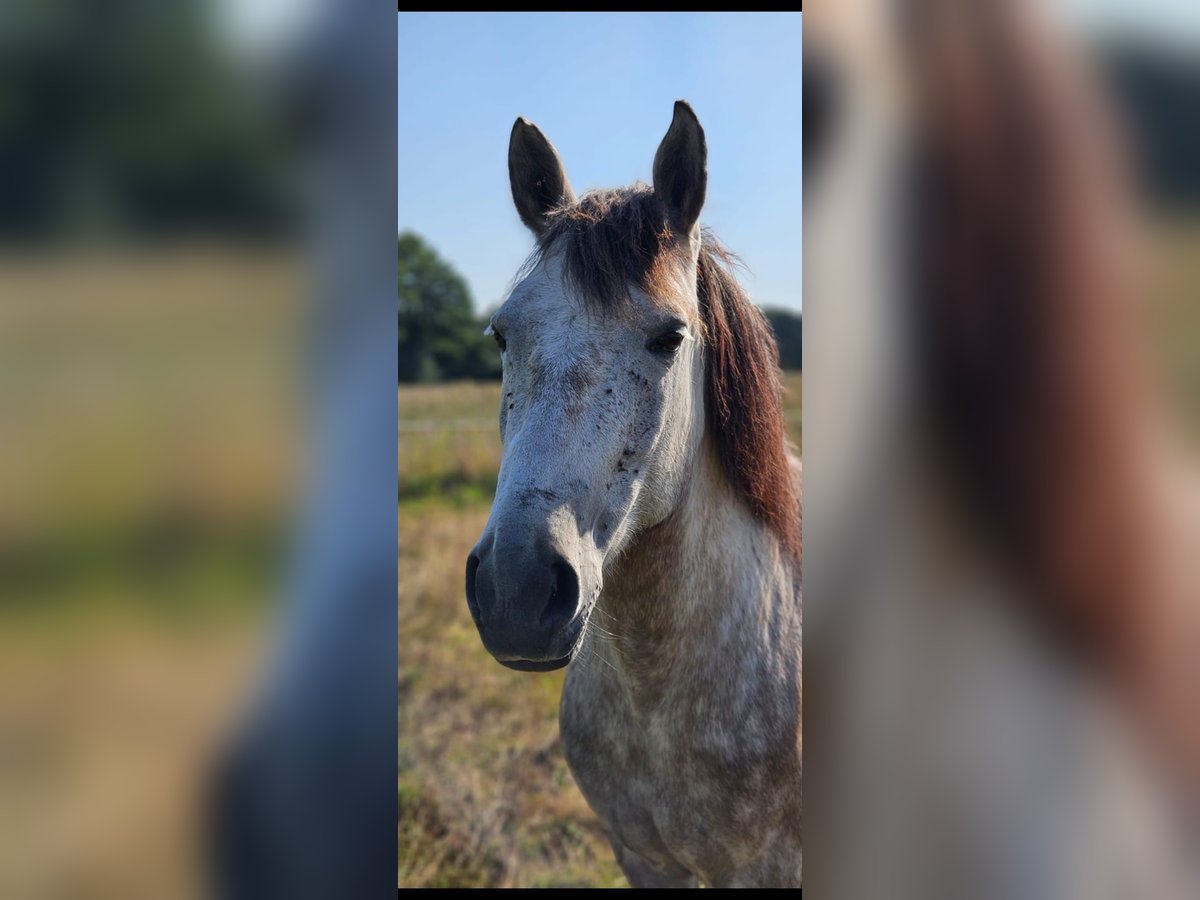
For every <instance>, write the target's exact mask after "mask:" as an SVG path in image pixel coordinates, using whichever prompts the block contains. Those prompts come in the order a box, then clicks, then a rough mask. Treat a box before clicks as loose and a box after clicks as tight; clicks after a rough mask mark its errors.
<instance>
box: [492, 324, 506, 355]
mask: <svg viewBox="0 0 1200 900" xmlns="http://www.w3.org/2000/svg"><path fill="white" fill-rule="evenodd" d="M492 337H494V338H495V339H496V346H497V347H499V348H500V352H501V353H503V352H504V351H505V350H507V349H508V342H507V341H505V340H504V335H502V334H501V333H500V332H498V331H497V330H496V329H495V328H493V329H492Z"/></svg>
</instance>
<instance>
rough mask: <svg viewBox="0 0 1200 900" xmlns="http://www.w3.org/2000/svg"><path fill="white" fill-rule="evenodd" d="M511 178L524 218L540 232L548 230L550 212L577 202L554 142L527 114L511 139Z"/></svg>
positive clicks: (509, 141) (509, 177)
mask: <svg viewBox="0 0 1200 900" xmlns="http://www.w3.org/2000/svg"><path fill="white" fill-rule="evenodd" d="M508 180H509V184H510V185H511V186H512V195H513V202H514V203H515V204H516V205H517V212H518V213H520V215H521V221H522V222H524V223H525V224H526V225H527V226H528V227H529V229H530V230H531V231H532V232H533V233H534V234H536V235H541V233H542V232H543V231H545V230H546V224H547V218H546V214H547V213H549V212H550V211H551V210H553V209H557V208H558V207H560V206H566V205H569V204H571V203H574V202H575V192H574V191H573V190H571V183H570V182H569V181H567V173H566V171H564V169H563V164H562V160H561V159H559V158H558V152H557V151H556V150H555V149H554V145H553V144H551V143H550V142H549V141H548V140H546V136H545V135H544V134H542V132H541V131H540V130H539V129H538V127H537V126H536V125H534V124H533V123H532V122H530V121H529V120H528V119H525V118H518V119H517V121H516V122H514V123H513V128H512V135H511V136H510V137H509V139H508Z"/></svg>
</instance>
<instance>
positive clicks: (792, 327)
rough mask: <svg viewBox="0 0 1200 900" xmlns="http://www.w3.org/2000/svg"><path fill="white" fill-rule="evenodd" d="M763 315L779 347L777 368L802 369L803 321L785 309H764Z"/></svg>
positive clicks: (800, 317)
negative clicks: (769, 324)
mask: <svg viewBox="0 0 1200 900" xmlns="http://www.w3.org/2000/svg"><path fill="white" fill-rule="evenodd" d="M763 315H765V316H766V317H767V321H768V322H770V323H771V330H772V331H774V332H775V343H777V344H778V345H779V367H780V368H781V369H796V370H799V369H802V368H803V362H804V319H803V317H802V316H800V315H798V314H796V313H794V312H791V311H790V310H786V309H764V310H763Z"/></svg>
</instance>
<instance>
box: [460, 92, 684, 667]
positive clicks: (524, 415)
mask: <svg viewBox="0 0 1200 900" xmlns="http://www.w3.org/2000/svg"><path fill="white" fill-rule="evenodd" d="M672 141H674V145H672V143H671V142H672ZM663 146H664V147H666V148H667V152H666V154H665V162H664V151H663V149H662V148H660V151H659V157H658V158H657V159H656V163H655V192H656V194H658V195H659V196H660V197H663V196H666V195H667V194H666V192H668V191H669V190H670V189H671V188H672V186H673V185H672V184H671V183H669V181H668V179H670V178H671V177H672V176H674V175H677V174H678V173H677V172H676V171H674V169H675V168H677V167H679V166H683V167H686V168H688V169H689V174H690V181H689V183H687V184H684V185H682V187H678V188H677V189H676V192H675V193H673V194H670V196H671V197H673V198H674V201H672V202H666V203H665V205H666V207H667V210H668V213H669V215H670V219H671V221H672V223H673V224H672V228H673V230H674V232H675V237H676V246H675V249H676V250H677V251H678V252H677V253H676V254H674V255H673V256H672V258H671V259H670V260H669V261H667V262H665V263H664V267H663V270H662V271H661V272H659V273H658V277H657V278H656V285H658V289H656V291H655V296H654V297H653V298H652V297H651V296H650V295H649V294H648V293H647V292H646V291H644V290H641V289H640V288H637V287H634V286H630V288H629V297H628V300H627V301H626V299H625V298H621V301H620V302H619V303H613V304H611V305H610V304H596V303H595V302H592V301H589V299H588V298H586V297H585V296H584V295H583V294H582V292H581V291H580V290H576V289H575V288H573V287H572V280H571V279H569V278H564V265H565V263H564V259H563V256H562V254H561V253H559V252H557V251H556V250H555V249H554V248H553V246H551V247H550V248H548V250H547V252H546V254H545V256H544V257H543V258H542V260H541V261H540V262H539V263H538V264H537V265H536V266H535V267H534V269H533V270H532V271H531V272H530V273H529V274H528V276H527V277H525V278H524V279H523V280H521V281H520V283H519V284H517V286H516V287H515V288H514V290H513V291H512V293H511V295H510V296H509V298H508V299H507V301H506V302H505V303H504V305H503V306H502V307H501V308H500V310H499V311H498V312H497V313H496V315H495V316H494V317H493V319H492V323H491V326H490V328H489V330H490V331H491V333H492V334H493V335H494V336H495V338H496V341H497V343H498V344H499V346H500V348H501V352H502V357H503V361H504V382H503V392H502V396H501V406H500V435H501V438H502V439H503V442H504V458H503V460H502V463H501V466H500V478H499V483H498V486H497V492H496V499H495V502H494V504H493V506H492V512H491V517H490V518H489V520H488V524H487V526H486V528H485V529H484V532H483V535H482V537H481V538H480V540H479V542H478V544H476V546H475V547H474V549H473V550H472V552H471V554H470V556H469V558H468V560H467V601H468V605H469V607H470V609H471V614H472V616H473V618H474V619H475V623H476V625H477V626H478V627H479V632H480V636H481V637H482V638H483V643H484V645H485V646H486V647H487V648H488V650H489V651H490V652H491V653H492V654H493V655H494V656H495V657H496V658H497V659H498V660H499V661H500V662H502V663H504V664H505V665H507V666H509V667H511V668H514V669H522V670H529V671H545V670H549V669H556V668H559V667H561V666H564V665H566V664H567V663H568V662H569V661H570V660H571V658H572V656H573V655H574V653H575V651H576V649H577V647H578V646H579V643H580V640H581V638H582V636H583V632H584V628H585V627H586V625H587V620H588V617H589V615H590V614H591V611H592V609H593V608H594V606H595V603H596V600H597V599H598V598H599V596H600V591H601V586H602V580H603V577H604V569H605V565H606V564H607V563H608V562H609V561H610V560H612V559H614V558H615V556H616V555H617V554H619V553H620V551H621V548H622V547H623V546H625V545H627V543H628V541H629V540H630V538H631V536H632V535H634V534H636V533H637V532H638V531H639V530H642V529H645V528H648V527H651V526H653V525H655V524H657V523H659V522H661V521H662V520H663V519H664V518H666V517H667V516H668V515H669V514H670V512H671V510H672V509H673V508H674V507H675V505H676V503H677V500H678V497H679V495H680V492H681V490H682V488H683V484H684V482H685V480H686V478H687V474H688V471H689V469H690V466H689V462H690V460H691V459H692V458H693V456H694V455H695V453H696V450H697V448H698V446H699V444H700V442H701V440H702V437H703V434H704V419H703V408H704V388H703V385H704V379H703V359H702V354H701V351H700V341H699V337H700V335H699V329H700V325H699V322H700V317H699V311H698V309H697V301H696V274H695V272H696V268H695V263H696V252H697V250H698V247H699V241H698V232H697V230H696V227H695V223H696V220H697V218H698V216H699V211H700V205H701V204H702V203H703V193H704V163H703V147H704V142H703V133H702V132H701V131H700V126H699V124H698V123H697V122H696V120H695V117H694V116H693V115H692V113H691V110H690V109H687V108H686V107H683V108H682V110H681V109H679V108H677V111H676V116H675V121H674V122H673V123H672V127H671V131H670V132H668V134H667V137H666V138H664V141H663ZM697 153H698V154H699V156H698V157H697V155H696V154H697ZM531 158H532V160H531ZM668 168H671V169H672V171H667V169H668ZM510 171H511V173H512V178H513V194H514V198H515V199H516V201H517V207H518V210H519V211H520V213H521V216H522V218H523V219H524V220H525V222H526V224H528V225H530V227H531V228H532V229H533V230H534V231H535V232H536V233H539V235H540V234H541V233H542V231H543V230H544V228H545V227H546V220H545V218H544V217H545V216H546V215H547V213H548V212H550V211H552V210H554V209H556V208H559V209H561V208H562V207H563V206H567V205H569V204H572V203H573V202H574V195H573V194H572V193H571V191H570V187H569V185H568V184H567V182H566V178H565V175H563V174H562V170H561V167H560V165H559V163H558V157H557V154H555V152H554V150H553V148H552V147H551V146H550V145H549V143H548V142H546V139H545V138H544V137H543V136H542V135H541V133H540V132H539V131H537V129H536V128H534V127H533V126H531V125H528V124H527V123H524V122H523V121H521V120H519V121H518V123H517V125H516V126H515V127H514V130H513V144H512V147H511V148H510ZM546 184H550V185H551V190H550V191H549V193H547V192H546V189H545V185H546ZM697 191H698V194H697ZM681 207H686V208H683V209H681Z"/></svg>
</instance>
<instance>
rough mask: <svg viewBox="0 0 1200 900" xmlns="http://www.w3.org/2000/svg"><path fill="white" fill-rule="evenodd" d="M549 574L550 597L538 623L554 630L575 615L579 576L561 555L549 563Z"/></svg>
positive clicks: (577, 603) (577, 602)
mask: <svg viewBox="0 0 1200 900" xmlns="http://www.w3.org/2000/svg"><path fill="white" fill-rule="evenodd" d="M550 574H551V587H550V599H549V600H548V601H547V602H546V609H545V610H544V611H543V612H542V615H541V619H540V622H539V624H541V626H542V627H543V628H547V629H551V630H554V629H558V628H561V627H562V626H563V625H566V624H567V623H568V622H569V621H571V618H572V617H573V616H574V615H575V608H576V607H577V606H578V605H579V578H578V576H577V575H576V574H575V569H574V568H573V567H572V566H571V564H570V563H568V562H567V561H566V560H565V559H563V558H562V557H561V556H560V557H559V558H558V559H556V560H555V561H554V562H553V563H552V564H551V566H550Z"/></svg>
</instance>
